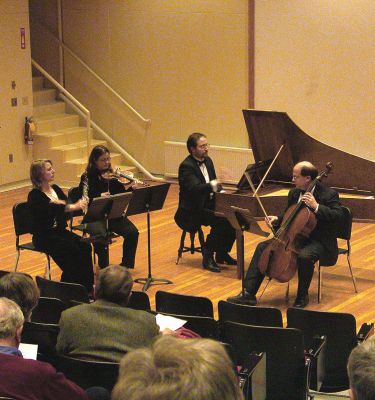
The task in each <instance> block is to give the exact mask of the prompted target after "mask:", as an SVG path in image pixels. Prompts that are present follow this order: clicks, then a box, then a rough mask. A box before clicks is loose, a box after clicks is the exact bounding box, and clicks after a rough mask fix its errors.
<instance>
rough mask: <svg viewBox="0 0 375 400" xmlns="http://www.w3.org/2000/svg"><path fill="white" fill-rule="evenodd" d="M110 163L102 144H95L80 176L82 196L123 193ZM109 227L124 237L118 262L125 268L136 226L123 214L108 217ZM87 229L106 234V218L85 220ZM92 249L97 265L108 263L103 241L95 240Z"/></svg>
mask: <svg viewBox="0 0 375 400" xmlns="http://www.w3.org/2000/svg"><path fill="white" fill-rule="evenodd" d="M113 175H114V171H113V168H112V166H111V154H110V152H109V150H108V149H107V148H106V147H105V146H101V145H99V146H95V147H94V148H93V149H92V151H91V154H90V157H89V161H88V164H87V167H86V171H85V172H84V173H83V174H82V176H81V182H80V185H79V187H80V190H81V193H82V196H83V197H86V196H87V197H88V199H89V201H92V199H94V198H95V197H100V196H107V195H111V194H117V193H123V192H126V191H128V190H131V188H128V189H126V188H125V185H124V183H122V182H120V181H119V179H118V178H116V177H114V176H113ZM108 228H109V230H110V231H111V232H115V233H117V234H118V235H120V236H122V237H123V238H124V241H123V248H122V261H121V264H120V265H122V266H124V267H127V268H134V262H135V254H136V251H137V244H138V235H139V233H138V229H137V228H136V226H135V225H134V224H133V223H132V222H131V221H130V220H129V219H128V218H126V217H120V218H116V219H111V220H110V221H109V226H108ZM87 230H88V232H89V233H90V234H91V235H95V236H103V237H105V236H106V234H107V230H106V224H105V221H98V222H92V223H89V224H87ZM94 249H95V253H96V254H97V255H98V263H99V267H100V268H104V267H106V266H108V265H109V251H108V245H106V244H104V243H99V242H98V243H94Z"/></svg>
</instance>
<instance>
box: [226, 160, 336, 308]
mask: <svg viewBox="0 0 375 400" xmlns="http://www.w3.org/2000/svg"><path fill="white" fill-rule="evenodd" d="M317 176H318V170H317V169H316V167H315V166H314V165H313V164H311V163H310V162H308V161H302V162H299V163H298V164H296V165H295V166H294V168H293V179H292V182H293V183H294V185H295V188H294V189H292V190H290V191H289V193H288V207H287V209H289V208H290V207H291V206H293V205H295V204H298V203H299V202H303V203H304V204H305V205H306V206H307V207H308V208H309V209H310V210H311V211H312V212H313V213H314V214H315V217H316V226H315V228H314V229H313V230H312V231H311V233H310V235H309V237H306V238H305V239H304V240H303V242H302V243H301V247H300V249H299V252H298V254H297V260H296V261H297V269H298V290H297V297H296V299H295V301H294V305H293V306H294V307H298V308H304V307H305V306H306V305H307V304H308V302H309V296H308V291H309V287H310V283H311V279H312V276H313V273H314V264H315V262H316V261H318V260H322V259H323V260H324V261H325V262H329V263H331V262H332V263H335V262H336V260H337V256H338V247H337V238H336V228H335V226H336V224H337V223H338V222H339V221H340V218H341V215H342V212H341V207H340V203H339V196H338V193H337V192H336V191H335V190H333V189H331V188H329V187H327V186H324V185H323V184H321V183H320V182H319V181H318V182H317V183H316V184H315V186H314V187H313V188H312V189H311V191H308V192H305V191H306V190H307V189H308V188H309V187H310V186H311V183H312V182H313V181H314V180H315V179H316V177H317ZM283 216H284V215H282V216H280V217H276V216H269V217H268V219H267V220H266V222H267V223H268V224H269V225H272V226H273V227H275V228H277V227H279V226H280V225H281V223H282V221H283ZM271 240H272V239H271ZM271 240H266V241H264V242H261V243H259V244H258V246H257V248H256V250H255V252H254V255H253V258H252V260H251V262H250V266H249V269H248V271H247V273H246V277H245V280H244V288H245V290H244V293H242V292H241V293H240V294H239V295H238V296H234V297H230V298H229V299H228V301H232V302H236V303H243V304H249V305H255V304H256V303H257V300H256V297H255V296H256V293H257V291H258V289H259V287H260V285H261V283H262V281H263V279H264V275H263V274H262V273H261V272H260V270H259V262H260V260H261V257H262V254H263V252H264V251H265V249H266V248H267V246H268V245H269V244H270V241H271Z"/></svg>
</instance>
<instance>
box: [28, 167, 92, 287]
mask: <svg viewBox="0 0 375 400" xmlns="http://www.w3.org/2000/svg"><path fill="white" fill-rule="evenodd" d="M54 176H55V171H54V169H53V167H52V162H51V161H50V160H37V161H34V162H33V163H32V164H31V167H30V179H31V181H32V183H33V186H34V188H33V189H32V190H31V192H30V193H29V196H28V203H29V206H30V209H31V213H32V216H33V226H32V233H33V244H34V246H35V248H37V249H40V250H42V251H44V252H46V253H47V254H49V255H50V256H51V257H52V258H53V260H54V261H55V262H56V264H57V265H58V266H59V267H60V268H61V269H62V271H63V272H62V274H61V281H63V282H73V283H80V284H81V285H84V286H86V288H87V290H88V292H89V293H90V292H92V285H93V283H94V274H93V268H92V258H91V246H90V245H89V244H88V243H84V242H82V241H81V237H80V236H78V235H76V234H74V233H73V232H70V231H68V230H67V229H66V225H67V224H66V220H67V218H68V216H69V215H68V213H69V212H71V211H75V210H79V209H84V208H85V207H87V202H86V201H85V200H84V199H80V200H78V201H77V202H76V203H74V204H67V197H66V196H65V194H64V192H63V191H62V190H61V189H60V187H59V186H57V185H52V184H51V182H52V181H53V179H54Z"/></svg>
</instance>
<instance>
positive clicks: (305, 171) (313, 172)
mask: <svg viewBox="0 0 375 400" xmlns="http://www.w3.org/2000/svg"><path fill="white" fill-rule="evenodd" d="M301 175H302V176H310V177H311V180H312V181H313V180H314V179H315V178H316V177H317V176H318V169H317V168H316V167H315V165H312V164H311V166H308V165H304V166H302V167H301Z"/></svg>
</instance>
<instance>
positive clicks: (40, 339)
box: [21, 322, 59, 355]
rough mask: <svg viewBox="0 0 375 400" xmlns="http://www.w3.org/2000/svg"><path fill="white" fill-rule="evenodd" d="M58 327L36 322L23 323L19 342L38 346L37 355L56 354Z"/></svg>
mask: <svg viewBox="0 0 375 400" xmlns="http://www.w3.org/2000/svg"><path fill="white" fill-rule="evenodd" d="M58 334H59V326H58V325H55V324H42V323H38V322H25V323H24V325H23V330H22V336H21V342H22V343H31V344H37V345H38V353H40V354H42V355H46V354H47V355H48V354H54V353H55V352H56V342H57V336H58Z"/></svg>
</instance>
